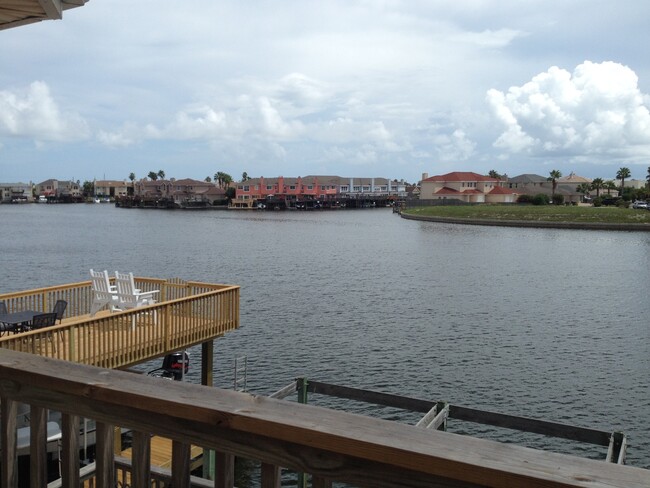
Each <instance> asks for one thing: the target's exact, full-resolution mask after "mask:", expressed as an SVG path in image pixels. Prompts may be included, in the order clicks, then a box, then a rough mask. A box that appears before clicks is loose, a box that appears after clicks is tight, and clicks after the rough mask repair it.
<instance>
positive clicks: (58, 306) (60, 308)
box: [52, 300, 68, 324]
mask: <svg viewBox="0 0 650 488" xmlns="http://www.w3.org/2000/svg"><path fill="white" fill-rule="evenodd" d="M67 306H68V302H66V301H65V300H57V301H56V303H55V304H54V308H53V309H52V312H53V313H55V314H56V320H58V321H59V324H60V323H61V319H62V318H63V312H65V309H66V307H67Z"/></svg>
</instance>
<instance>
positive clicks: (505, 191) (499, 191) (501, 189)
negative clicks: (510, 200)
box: [489, 186, 517, 195]
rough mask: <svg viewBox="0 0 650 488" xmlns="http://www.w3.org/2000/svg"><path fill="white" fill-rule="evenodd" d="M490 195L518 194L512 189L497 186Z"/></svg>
mask: <svg viewBox="0 0 650 488" xmlns="http://www.w3.org/2000/svg"><path fill="white" fill-rule="evenodd" d="M489 193H490V195H512V194H513V193H515V194H516V193H517V192H516V191H514V190H513V189H512V188H504V187H502V186H497V187H495V188H493V189H492V191H490V192H489Z"/></svg>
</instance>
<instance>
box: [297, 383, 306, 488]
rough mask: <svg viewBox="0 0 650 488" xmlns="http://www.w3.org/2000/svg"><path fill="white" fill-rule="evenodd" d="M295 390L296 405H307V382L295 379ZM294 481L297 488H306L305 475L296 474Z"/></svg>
mask: <svg viewBox="0 0 650 488" xmlns="http://www.w3.org/2000/svg"><path fill="white" fill-rule="evenodd" d="M296 383H297V385H296V386H297V390H298V403H304V404H307V402H308V401H309V393H308V391H307V385H308V383H309V382H308V381H307V378H297V379H296ZM296 478H297V479H296V481H297V484H298V488H307V476H306V475H305V473H296Z"/></svg>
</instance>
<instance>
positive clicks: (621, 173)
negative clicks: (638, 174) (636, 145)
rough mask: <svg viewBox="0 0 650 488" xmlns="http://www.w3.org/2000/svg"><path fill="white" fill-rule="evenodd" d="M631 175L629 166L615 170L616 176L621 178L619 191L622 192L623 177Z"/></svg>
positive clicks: (623, 186) (623, 185)
mask: <svg viewBox="0 0 650 488" xmlns="http://www.w3.org/2000/svg"><path fill="white" fill-rule="evenodd" d="M631 175H632V173H630V168H626V167H623V168H619V169H618V171H617V172H616V178H617V179H619V180H621V193H623V188H625V178H629V177H630V176H631Z"/></svg>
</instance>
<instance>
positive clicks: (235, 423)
mask: <svg viewBox="0 0 650 488" xmlns="http://www.w3.org/2000/svg"><path fill="white" fill-rule="evenodd" d="M0 402H1V405H2V416H1V423H0V443H1V445H2V454H1V458H0V461H1V466H2V474H1V477H0V488H10V487H15V486H17V485H18V482H19V480H18V475H17V468H16V466H17V453H16V412H17V407H18V402H21V403H26V404H29V405H30V407H31V422H32V424H31V444H30V456H31V463H30V478H31V483H32V485H31V486H38V487H40V486H44V485H45V468H44V464H45V457H46V456H45V449H46V440H47V439H46V428H45V423H46V417H47V416H46V415H45V412H46V409H52V410H56V411H60V412H62V429H61V430H62V435H63V438H62V463H61V468H62V486H65V487H78V486H79V479H80V475H79V445H78V442H79V441H78V426H79V420H80V418H82V417H85V418H90V419H94V420H96V421H97V445H96V472H95V486H97V487H111V488H113V487H114V486H115V485H116V475H115V471H116V468H115V458H114V444H113V443H114V437H113V433H114V429H115V426H120V427H123V428H127V429H131V430H133V431H134V432H135V433H134V435H133V448H132V452H133V464H132V471H131V486H133V487H134V488H137V487H145V486H146V487H150V486H151V479H152V475H151V467H150V463H149V449H150V448H149V442H150V439H151V435H152V434H155V435H160V436H164V437H167V438H170V439H172V441H173V448H172V467H171V475H170V476H171V484H172V485H173V486H174V488H184V487H190V486H191V481H190V472H189V465H190V446H191V445H198V446H202V447H205V448H209V449H214V450H215V451H216V453H217V454H216V479H215V480H214V482H213V486H215V487H232V486H233V472H234V470H233V463H234V456H241V457H244V458H248V459H253V460H257V461H258V462H260V463H261V465H262V468H261V473H262V475H261V476H262V479H261V486H262V487H275V488H277V487H278V486H280V473H281V469H282V468H289V469H292V470H295V471H300V472H304V473H309V474H310V476H311V486H312V487H314V488H321V487H331V486H332V482H334V481H342V482H346V483H350V484H353V485H357V486H376V487H425V486H426V487H447V488H477V487H494V488H496V487H498V488H511V487H533V488H571V487H576V488H577V487H583V488H587V487H588V488H612V487H620V488H641V487H644V488H647V487H648V486H649V483H650V472H648V471H646V470H643V469H639V468H634V467H629V466H622V465H618V464H613V463H605V462H602V461H594V460H588V459H582V458H578V457H573V456H566V455H560V454H555V453H549V452H542V451H536V450H531V449H527V448H523V447H519V446H515V445H510V444H500V443H496V442H492V441H487V440H483V439H476V438H472V437H466V436H459V435H454V434H449V433H447V432H442V431H439V430H427V429H423V428H419V427H416V426H409V425H404V424H399V423H396V422H390V421H385V420H380V419H373V418H368V417H363V416H359V415H352V414H348V413H344V412H337V411H334V410H329V409H324V408H320V407H315V406H311V405H303V404H300V403H296V402H287V401H282V400H277V399H273V398H266V397H258V396H254V395H249V394H246V393H242V392H235V391H228V390H221V389H217V388H210V387H203V386H199V385H192V384H187V383H181V382H173V381H163V380H160V379H156V378H151V377H147V376H142V375H134V374H132V373H127V372H124V371H117V370H107V369H103V368H95V367H91V366H85V365H80V364H74V363H70V362H66V361H54V360H50V359H46V358H42V357H39V356H35V355H32V354H23V353H19V352H15V351H3V354H2V359H1V360H0Z"/></svg>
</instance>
